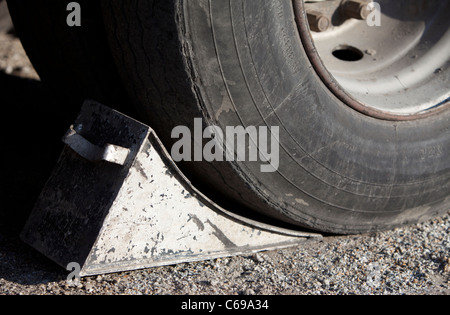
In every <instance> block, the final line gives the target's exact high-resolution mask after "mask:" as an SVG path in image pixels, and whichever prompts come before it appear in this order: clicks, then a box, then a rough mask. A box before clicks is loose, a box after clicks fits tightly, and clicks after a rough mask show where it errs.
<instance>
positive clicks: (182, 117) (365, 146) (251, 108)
mask: <svg viewBox="0 0 450 315" xmlns="http://www.w3.org/2000/svg"><path fill="white" fill-rule="evenodd" d="M102 4H103V11H104V12H105V21H106V25H108V26H110V27H109V28H108V30H110V42H111V46H112V51H113V55H115V56H116V64H117V65H118V67H119V70H120V73H121V74H122V77H123V78H124V82H127V87H128V91H129V94H130V95H134V96H135V103H136V104H137V105H138V106H139V107H140V109H141V113H142V115H143V116H145V117H146V120H147V121H148V122H149V123H150V125H151V126H152V127H153V128H155V129H156V130H157V131H158V133H159V134H160V135H161V136H162V137H163V138H164V140H165V142H166V144H167V145H168V146H169V147H170V145H172V144H173V142H174V139H171V138H170V133H171V131H172V128H174V127H176V126H179V125H183V126H189V127H190V128H193V124H192V123H193V118H194V117H199V118H202V119H203V121H204V123H205V126H219V127H220V128H221V129H222V130H225V128H226V127H227V126H244V127H248V126H269V127H270V126H279V127H280V132H281V134H280V141H279V144H280V163H279V168H278V170H277V171H276V172H273V173H262V172H261V171H260V168H259V166H260V164H258V163H254V162H248V161H246V162H236V161H232V162H222V163H209V162H208V163H206V162H185V163H184V164H183V168H184V169H185V170H187V171H188V172H189V173H191V175H192V177H191V178H195V179H197V183H198V185H203V186H205V188H204V190H208V189H209V191H211V190H214V191H216V192H218V193H220V194H222V195H223V196H225V197H226V198H228V199H232V200H234V201H237V202H239V203H240V204H242V205H244V206H246V207H248V208H250V209H253V210H255V211H257V212H259V213H262V214H264V215H268V216H270V217H272V218H275V219H279V220H283V221H285V222H289V223H293V224H296V225H299V226H302V227H306V228H310V229H313V230H320V231H324V232H332V233H345V234H346V233H359V232H368V231H375V230H380V229H387V228H393V227H396V226H400V225H403V224H405V223H413V222H417V221H419V220H423V219H425V218H429V217H430V216H432V215H436V214H438V213H442V212H443V211H448V210H449V205H450V181H449V179H450V159H449V158H448V156H449V153H450V152H449V151H450V129H449V122H450V121H449V119H450V111H449V110H448V107H447V108H446V109H445V110H441V111H440V112H439V113H436V114H434V115H424V116H423V117H422V116H421V117H419V118H417V119H407V120H406V121H405V120H404V119H398V120H389V119H383V117H373V116H370V115H368V114H367V113H363V112H362V111H358V110H355V109H354V108H352V107H350V106H348V104H346V103H344V102H343V101H342V100H341V99H340V98H339V97H338V96H337V95H335V94H334V93H332V91H330V89H329V88H328V86H327V85H326V84H325V83H324V81H323V80H322V79H321V77H320V76H319V74H318V73H317V71H314V68H313V66H312V62H311V60H310V58H309V57H308V54H307V52H306V50H305V42H304V41H303V40H302V39H301V38H300V36H299V33H298V29H297V25H296V23H295V15H294V6H293V3H292V2H291V1H220V0H211V1H201V0H200V1H176V0H174V1H139V0H131V1H118V0H117V1H116V0H113V1H109V0H108V1H103V3H102ZM446 79H447V83H448V77H447V78H446ZM226 198H225V199H226Z"/></svg>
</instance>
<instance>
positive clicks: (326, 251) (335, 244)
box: [0, 34, 450, 295]
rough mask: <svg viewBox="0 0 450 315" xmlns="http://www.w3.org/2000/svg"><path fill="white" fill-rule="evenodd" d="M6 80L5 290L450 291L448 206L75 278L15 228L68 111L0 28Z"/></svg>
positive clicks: (0, 68) (1, 231)
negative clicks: (393, 225)
mask: <svg viewBox="0 0 450 315" xmlns="http://www.w3.org/2000/svg"><path fill="white" fill-rule="evenodd" d="M0 87H1V88H2V93H1V96H0V100H1V104H2V108H3V110H4V112H3V115H5V116H3V117H8V119H9V122H10V123H11V125H12V126H14V127H5V126H2V127H1V128H2V130H1V134H2V135H8V136H7V137H5V139H2V140H3V144H4V147H6V148H8V152H7V153H8V154H7V155H6V156H7V162H4V163H2V166H1V167H0V170H1V184H2V189H0V193H1V196H0V197H1V198H2V201H3V202H2V207H1V208H0V294H1V295H19V294H22V295H23V294H26V295H28V294H37V295H62V294H68V295H84V294H88V295H106V294H108V295H111V294H112V295H119V294H120V295H140V294H150V295H185V294H189V295H191V294H194V295H235V294H237V295H300V294H302V295H304V294H313V295H316V294H326V295H334V294H395V295H398V294H413V295H416V294H418V295H430V294H440V295H447V294H449V293H450V255H449V248H450V235H449V228H450V220H449V214H447V215H445V216H443V217H442V218H436V219H434V220H430V221H427V222H424V223H421V224H418V225H414V226H411V227H405V228H401V229H397V230H394V231H388V232H382V233H374V234H366V235H359V236H347V237H334V236H328V237H325V238H324V239H323V240H321V241H310V242H307V243H306V244H305V245H303V246H301V247H296V248H290V249H284V250H279V251H271V252H265V253H260V254H255V255H251V256H243V257H233V258H223V259H216V260H211V261H204V262H199V263H185V264H180V265H177V266H168V267H159V268H155V269H149V270H140V271H133V272H125V273H119V274H111V275H103V276H96V277H88V278H84V279H82V280H81V282H79V283H69V282H67V281H66V277H67V272H66V271H65V270H62V269H61V268H60V267H57V266H55V265H54V264H53V263H51V262H49V261H47V259H46V258H44V257H42V256H41V255H40V254H38V253H36V252H35V251H34V250H32V249H30V248H29V247H27V246H26V245H25V244H23V243H22V242H21V241H20V240H19V238H18V232H19V231H20V229H21V227H22V225H23V223H24V220H25V219H26V217H27V215H28V213H29V210H30V209H31V208H32V205H33V203H34V201H35V200H36V198H37V196H38V194H39V192H40V190H41V188H42V185H43V184H44V183H45V180H46V178H48V175H49V172H50V171H51V168H52V165H54V163H55V161H56V159H57V156H58V154H59V152H60V149H61V148H60V143H59V141H60V136H61V135H62V134H64V132H65V129H66V127H67V125H66V122H65V120H64V119H61V123H60V124H58V123H55V121H54V120H51V118H49V117H51V116H52V114H53V117H54V115H56V114H55V113H58V108H59V107H58V101H57V100H55V99H53V97H52V93H51V91H48V90H46V89H45V87H44V86H42V84H41V83H40V82H39V77H38V75H37V74H36V72H35V71H34V69H33V67H32V66H31V64H30V63H29V61H28V59H27V57H26V54H25V53H24V52H23V49H22V46H21V45H20V42H19V40H18V39H17V38H14V37H13V36H11V35H8V34H0ZM41 104H45V105H46V106H45V107H41V106H40V105H41ZM58 121H60V119H58ZM8 125H9V124H8ZM23 126H27V128H23ZM32 128H35V129H34V130H33V133H31V135H30V133H29V130H30V129H32ZM25 137H26V138H25ZM24 139H26V140H27V141H26V142H25V141H24ZM24 143H26V145H24Z"/></svg>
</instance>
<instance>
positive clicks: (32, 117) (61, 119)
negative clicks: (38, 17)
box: [0, 72, 75, 284]
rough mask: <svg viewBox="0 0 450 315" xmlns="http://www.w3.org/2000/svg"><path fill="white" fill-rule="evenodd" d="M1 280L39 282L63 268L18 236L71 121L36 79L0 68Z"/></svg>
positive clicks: (51, 279) (22, 282)
mask: <svg viewBox="0 0 450 315" xmlns="http://www.w3.org/2000/svg"><path fill="white" fill-rule="evenodd" d="M0 91H1V93H0V104H1V109H2V115H1V116H2V117H3V123H2V124H1V125H0V131H1V132H0V139H1V142H0V144H1V152H2V159H1V164H0V174H1V177H0V178H1V189H0V194H1V195H0V200H1V201H2V205H1V206H0V279H1V278H3V279H5V280H8V281H12V282H16V283H19V284H38V283H46V282H49V281H54V280H56V279H57V278H58V277H61V274H62V273H64V271H62V272H61V269H60V268H58V267H56V266H54V265H53V264H52V263H50V262H49V261H47V259H46V258H44V257H41V255H40V254H38V253H37V252H35V251H34V250H33V249H31V248H29V247H28V246H26V245H25V244H24V243H23V242H21V241H20V238H19V234H20V231H21V229H22V227H23V225H24V224H25V221H26V219H27V217H28V215H29V213H30V212H31V210H32V208H33V205H34V203H35V202H36V200H37V198H38V196H39V194H40V192H41V190H42V188H43V186H44V185H45V182H46V181H47V179H48V177H49V176H50V173H51V171H52V169H53V167H54V165H55V163H56V161H57V160H58V157H59V154H60V152H61V151H62V148H63V144H62V141H61V138H62V136H63V135H64V134H65V132H66V130H67V128H68V126H69V125H70V123H71V122H72V121H73V120H74V119H75V117H71V116H72V115H71V114H69V113H67V111H65V108H64V103H63V102H61V101H60V100H58V99H56V97H55V96H54V94H53V93H52V91H49V90H48V89H46V87H45V86H44V85H43V84H42V83H41V82H40V81H37V80H30V79H24V78H20V77H16V76H13V75H8V74H6V73H4V72H0Z"/></svg>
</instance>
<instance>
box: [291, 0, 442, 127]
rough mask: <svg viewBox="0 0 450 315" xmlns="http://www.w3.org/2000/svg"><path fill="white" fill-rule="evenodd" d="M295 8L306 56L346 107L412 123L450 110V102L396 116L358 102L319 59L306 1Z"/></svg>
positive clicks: (297, 1) (300, 0) (297, 0)
mask: <svg viewBox="0 0 450 315" xmlns="http://www.w3.org/2000/svg"><path fill="white" fill-rule="evenodd" d="M293 6H294V13H295V19H296V24H297V28H298V31H299V34H300V39H301V42H302V44H303V47H304V48H305V51H306V54H307V56H308V58H309V60H310V62H311V64H312V66H313V67H314V70H315V71H316V73H317V74H318V76H319V77H320V79H321V80H322V81H323V83H324V84H325V85H326V86H327V88H328V89H329V90H330V91H331V92H332V93H333V94H334V95H335V96H336V97H337V98H338V99H339V100H341V101H342V102H344V103H345V104H346V105H348V106H350V107H351V108H353V109H354V110H356V111H358V112H360V113H362V114H364V115H367V116H370V117H373V118H378V119H382V120H388V121H411V120H417V119H421V118H428V117H430V116H433V115H437V114H439V113H441V112H443V111H444V110H447V109H449V108H450V102H447V103H446V104H443V105H440V106H438V107H436V108H433V109H429V110H427V111H426V112H423V113H418V114H414V115H395V114H392V113H389V112H384V111H381V110H377V109H374V108H371V107H368V106H366V105H364V104H363V103H361V102H359V101H357V100H356V99H354V98H353V97H352V96H350V94H348V93H347V92H346V91H345V90H344V89H343V88H342V86H341V85H340V84H339V83H338V82H337V81H336V80H335V79H334V77H333V76H332V75H331V73H330V72H329V71H328V70H327V69H326V67H325V65H324V63H323V62H322V59H321V58H320V57H319V54H318V53H317V50H316V47H315V45H314V41H313V39H312V37H311V35H310V30H309V28H308V19H307V16H306V10H305V6H304V1H303V0H293Z"/></svg>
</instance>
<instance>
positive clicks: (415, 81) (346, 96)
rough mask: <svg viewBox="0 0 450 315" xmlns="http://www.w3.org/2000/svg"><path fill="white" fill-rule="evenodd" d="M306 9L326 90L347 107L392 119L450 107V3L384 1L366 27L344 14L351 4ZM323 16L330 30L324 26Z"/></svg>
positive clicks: (306, 32)
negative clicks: (327, 21) (319, 25)
mask: <svg viewBox="0 0 450 315" xmlns="http://www.w3.org/2000/svg"><path fill="white" fill-rule="evenodd" d="M363 1H364V0H363ZM366 1H368V0H366ZM306 2H307V3H305V1H303V0H296V1H294V9H295V14H296V20H297V25H298V29H299V33H300V36H301V39H302V42H303V44H304V46H305V48H306V52H307V54H308V56H309V58H310V60H311V62H312V64H313V66H314V68H315V70H316V71H317V73H318V74H319V75H320V76H321V78H322V80H323V81H324V83H325V84H326V85H327V86H328V88H329V89H330V90H331V91H332V92H333V93H334V94H335V95H336V96H338V97H339V98H340V99H341V100H342V101H343V102H345V103H346V104H347V105H349V106H351V107H353V108H354V109H356V110H358V111H360V112H363V113H365V114H367V115H370V116H373V117H376V118H381V119H388V120H410V119H417V118H420V117H426V116H429V115H432V114H435V113H437V112H439V111H442V110H444V109H446V108H449V107H450V106H449V100H450V98H449V97H450V89H449V86H448V85H449V84H448V82H449V79H450V21H449V20H448V12H450V3H448V2H446V1H423V0H414V1H411V0H405V1H403V0H401V1H384V0H380V1H377V2H376V3H375V4H371V7H370V8H371V9H372V11H366V14H365V15H366V17H367V12H369V13H371V15H369V16H368V18H369V20H363V19H359V20H358V19H356V18H354V17H353V18H350V17H349V15H350V14H349V13H348V12H347V11H345V10H344V9H343V8H345V7H344V6H343V5H345V3H346V1H341V0H331V1H327V0H325V1H314V2H313V3H310V2H311V1H306ZM352 2H354V3H356V2H361V1H352ZM370 2H371V1H368V2H367V3H370ZM377 8H381V10H380V11H377V12H376V11H374V10H377ZM307 12H308V14H307ZM377 14H379V15H377ZM311 16H313V18H311ZM323 16H325V18H328V20H329V22H330V27H329V28H328V29H327V30H324V28H323V27H322V28H320V27H318V26H317V24H318V21H319V20H320V19H322V18H323ZM378 18H380V19H378ZM378 23H381V24H378ZM321 24H322V25H326V23H324V22H323V21H322V22H321ZM325 29H326V27H325Z"/></svg>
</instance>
